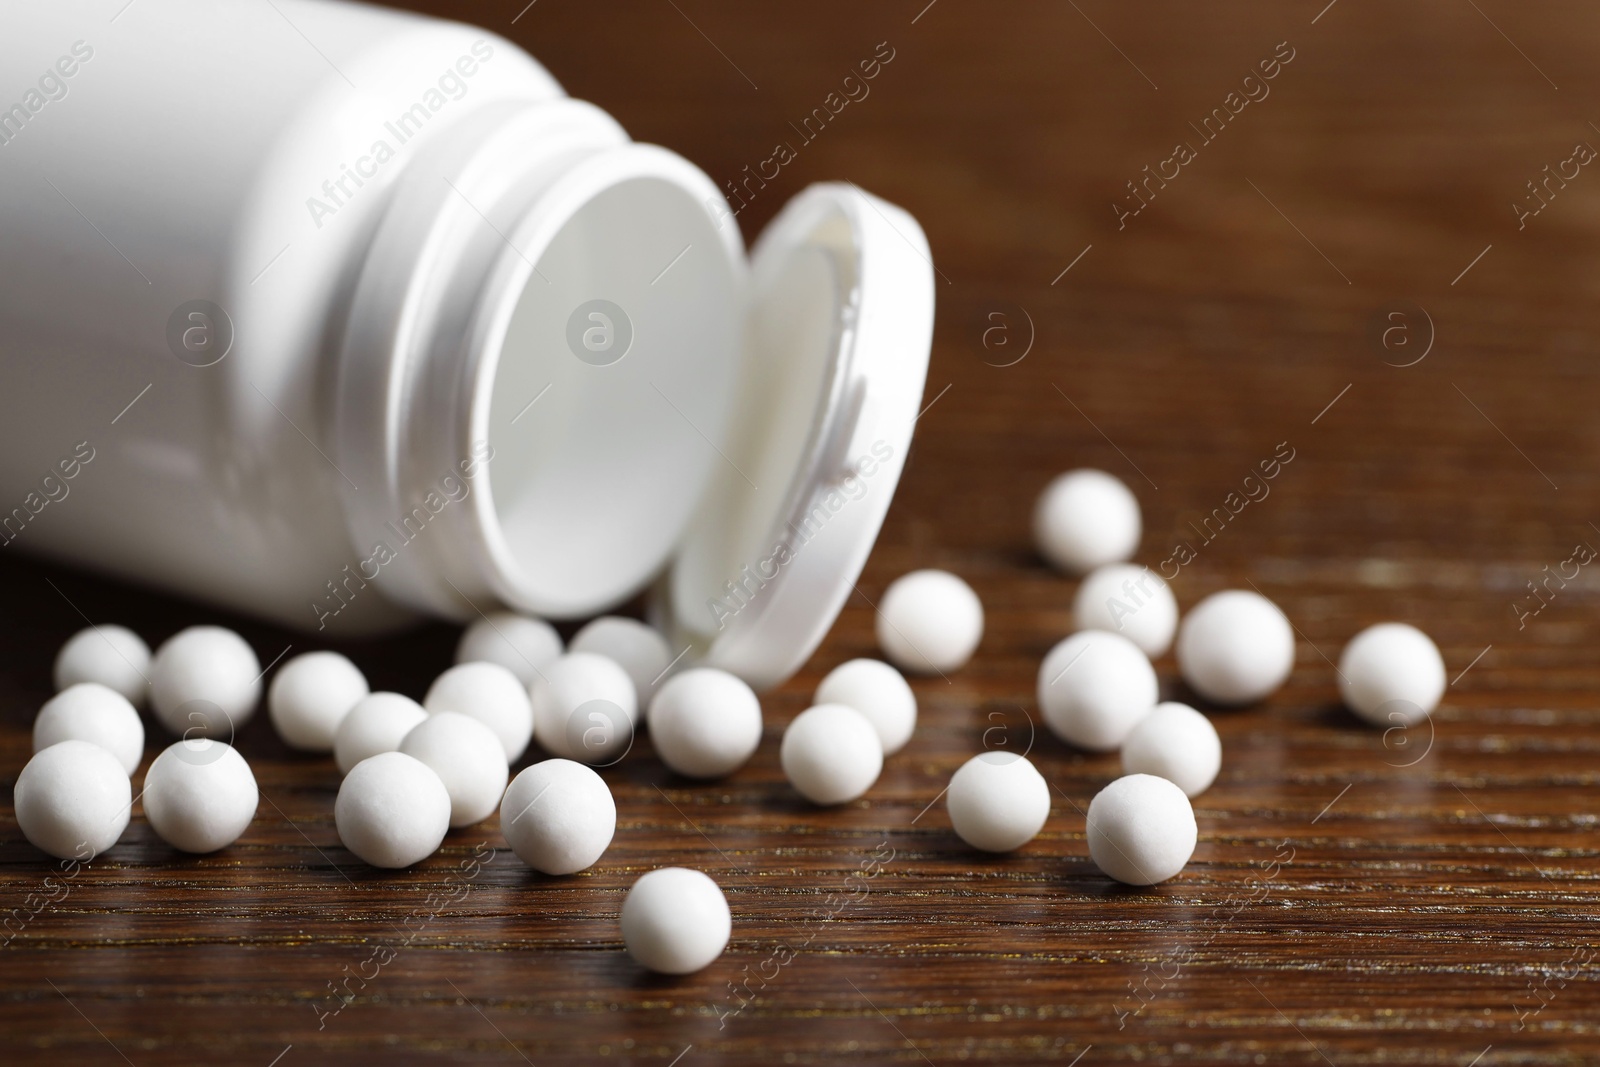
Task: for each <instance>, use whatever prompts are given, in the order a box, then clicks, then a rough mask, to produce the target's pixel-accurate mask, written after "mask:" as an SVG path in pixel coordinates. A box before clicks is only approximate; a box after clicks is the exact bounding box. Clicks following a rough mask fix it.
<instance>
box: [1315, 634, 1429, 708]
mask: <svg viewBox="0 0 1600 1067" xmlns="http://www.w3.org/2000/svg"><path fill="white" fill-rule="evenodd" d="M1444 689H1445V676H1444V657H1443V656H1441V655H1439V646H1438V645H1435V644H1434V643H1433V639H1432V638H1430V637H1429V636H1428V635H1427V634H1425V633H1423V632H1422V631H1421V630H1419V629H1417V628H1416V627H1415V626H1408V625H1406V624H1405V623H1403V622H1380V623H1378V624H1377V625H1376V626H1369V627H1367V628H1366V629H1365V630H1362V631H1361V632H1360V633H1358V634H1356V635H1355V636H1354V637H1352V638H1351V639H1350V643H1349V644H1348V645H1345V646H1344V652H1343V654H1342V655H1340V656H1339V695H1340V696H1342V697H1343V698H1344V702H1345V704H1346V706H1348V707H1349V708H1350V710H1351V711H1353V712H1355V713H1356V714H1357V715H1359V716H1361V717H1362V718H1363V719H1366V720H1367V721H1368V722H1370V723H1372V724H1374V725H1376V726H1385V727H1389V726H1410V725H1412V724H1413V723H1418V722H1421V721H1422V720H1423V719H1425V718H1427V717H1428V716H1429V715H1431V714H1432V713H1433V709H1434V708H1436V707H1438V706H1439V698H1440V697H1442V696H1444Z"/></svg>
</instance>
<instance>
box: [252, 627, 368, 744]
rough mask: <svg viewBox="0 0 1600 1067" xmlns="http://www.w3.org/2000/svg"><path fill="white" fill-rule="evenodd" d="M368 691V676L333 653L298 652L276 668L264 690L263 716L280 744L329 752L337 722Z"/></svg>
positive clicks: (345, 659)
mask: <svg viewBox="0 0 1600 1067" xmlns="http://www.w3.org/2000/svg"><path fill="white" fill-rule="evenodd" d="M371 691H372V690H371V689H370V688H369V687H368V686H367V676H366V675H364V674H362V673H361V668H359V667H357V666H356V665H355V664H354V663H351V662H350V660H349V658H348V657H346V656H341V655H340V654H339V653H337V652H306V653H302V654H301V655H298V656H296V657H294V658H293V659H291V660H290V661H289V662H287V663H285V664H284V665H283V666H282V667H279V668H278V673H277V674H275V675H273V676H272V684H271V685H270V686H268V687H267V715H268V717H270V718H271V719H272V725H273V728H274V729H276V730H277V731H278V736H279V737H281V738H283V743H284V744H286V745H288V746H289V747H290V748H298V749H300V750H301V751H302V752H332V751H333V738H334V735H335V734H336V733H338V731H339V724H340V723H341V722H343V721H344V717H345V716H346V715H348V714H349V713H350V709H351V708H353V707H355V706H356V703H357V701H359V700H361V698H362V697H365V696H366V695H367V694H368V693H370V692H371Z"/></svg>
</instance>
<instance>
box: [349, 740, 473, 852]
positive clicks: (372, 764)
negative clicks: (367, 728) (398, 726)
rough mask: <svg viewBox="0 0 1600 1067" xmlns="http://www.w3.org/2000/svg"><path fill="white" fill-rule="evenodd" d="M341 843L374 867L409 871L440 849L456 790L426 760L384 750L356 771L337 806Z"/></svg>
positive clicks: (359, 765)
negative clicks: (445, 782) (451, 788)
mask: <svg viewBox="0 0 1600 1067" xmlns="http://www.w3.org/2000/svg"><path fill="white" fill-rule="evenodd" d="M333 822H334V825H335V826H336V827H338V830H339V840H340V841H341V842H343V843H344V847H345V848H347V849H349V850H350V851H351V852H353V853H355V855H356V856H357V858H359V859H361V860H364V861H366V862H367V863H370V864H371V865H372V866H374V867H409V866H411V865H412V864H413V863H417V862H420V861H421V860H425V859H427V858H428V857H429V856H431V855H433V854H434V853H435V852H437V851H439V845H440V844H442V843H443V842H444V835H445V831H447V830H449V829H450V791H449V790H447V789H446V788H445V785H444V783H443V782H442V781H440V780H439V776H438V775H437V774H435V773H434V772H433V770H432V769H431V768H430V767H429V766H428V765H427V764H425V763H423V762H422V761H421V760H418V759H413V758H412V757H410V756H408V755H406V754H405V753H403V752H383V753H379V754H378V755H376V756H373V757H371V758H370V759H364V760H362V761H361V762H360V763H358V764H356V765H355V766H354V767H353V768H351V770H350V773H349V774H347V775H345V777H344V782H343V783H341V784H340V786H339V798H338V799H337V800H335V801H334V804H333Z"/></svg>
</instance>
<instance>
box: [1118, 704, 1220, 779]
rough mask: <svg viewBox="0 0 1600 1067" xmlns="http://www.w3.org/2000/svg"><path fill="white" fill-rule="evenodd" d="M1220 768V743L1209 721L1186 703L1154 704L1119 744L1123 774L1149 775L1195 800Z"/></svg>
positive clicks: (1214, 728)
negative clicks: (1173, 786)
mask: <svg viewBox="0 0 1600 1067" xmlns="http://www.w3.org/2000/svg"><path fill="white" fill-rule="evenodd" d="M1221 769H1222V741H1221V740H1220V739H1219V738H1218V737H1217V728H1216V727H1215V726H1213V725H1211V720H1210V719H1208V718H1206V717H1205V716H1204V715H1202V714H1200V712H1198V711H1196V710H1194V709H1193V708H1191V707H1190V706H1189V705H1187V704H1179V703H1177V702H1175V701H1169V702H1167V703H1165V704H1157V705H1156V706H1155V710H1154V711H1152V712H1151V713H1150V714H1149V715H1146V716H1145V717H1144V720H1143V721H1142V722H1140V723H1139V725H1138V726H1135V727H1134V728H1133V732H1132V733H1130V734H1129V735H1128V739H1127V740H1126V741H1124V742H1123V743H1122V773H1123V774H1153V775H1155V776H1156V777H1158V778H1165V779H1166V780H1167V781H1169V782H1171V783H1173V784H1174V785H1176V786H1177V787H1178V788H1179V789H1181V790H1183V792H1184V794H1185V795H1186V796H1189V797H1191V798H1192V797H1197V796H1199V795H1200V794H1201V793H1204V792H1205V791H1206V790H1207V789H1209V788H1211V783H1212V782H1214V781H1216V780H1217V772H1218V771H1219V770H1221Z"/></svg>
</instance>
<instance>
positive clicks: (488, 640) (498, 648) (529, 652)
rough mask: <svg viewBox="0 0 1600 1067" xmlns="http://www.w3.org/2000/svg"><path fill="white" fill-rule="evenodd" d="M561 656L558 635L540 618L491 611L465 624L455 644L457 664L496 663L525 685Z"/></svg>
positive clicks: (552, 627)
mask: <svg viewBox="0 0 1600 1067" xmlns="http://www.w3.org/2000/svg"><path fill="white" fill-rule="evenodd" d="M559 655H561V635H560V634H558V633H556V628H555V627H554V626H551V625H550V624H549V623H547V622H545V621H544V620H543V619H533V618H529V617H528V616H526V615H517V614H515V613H513V612H509V611H499V612H493V613H491V614H489V615H485V616H483V617H482V618H480V619H479V620H478V621H477V622H475V623H473V624H472V625H471V626H468V627H467V628H466V630H465V632H463V633H462V635H461V642H460V643H459V644H458V645H456V662H457V663H480V662H481V663H498V664H499V665H500V666H502V667H504V668H505V669H506V670H508V671H510V672H511V673H512V674H514V675H516V676H517V680H518V681H519V682H521V683H522V685H523V687H524V688H526V687H527V686H530V685H532V684H533V680H534V679H535V678H537V677H539V672H540V671H542V670H544V667H545V664H547V663H549V662H550V661H551V660H553V659H555V658H556V657H557V656H559Z"/></svg>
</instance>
